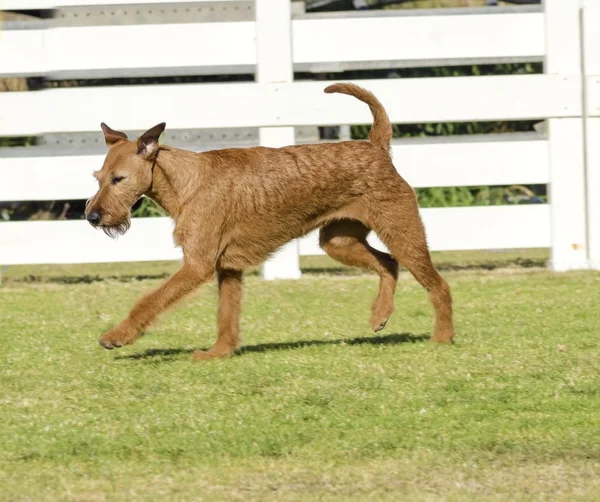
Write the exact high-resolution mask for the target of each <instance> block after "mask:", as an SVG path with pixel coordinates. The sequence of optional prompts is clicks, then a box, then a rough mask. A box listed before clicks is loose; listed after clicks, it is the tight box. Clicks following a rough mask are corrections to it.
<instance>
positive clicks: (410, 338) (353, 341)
mask: <svg viewBox="0 0 600 502" xmlns="http://www.w3.org/2000/svg"><path fill="white" fill-rule="evenodd" d="M429 338H430V335H414V334H412V333H393V334H391V335H385V336H365V337H358V338H349V339H344V338H338V339H335V340H299V341H297V342H277V343H259V344H256V345H245V346H244V347H242V348H241V349H240V350H239V351H238V352H237V355H238V356H243V355H244V354H248V353H252V352H268V351H277V350H293V349H302V348H305V347H312V346H318V345H342V344H345V345H365V344H368V345H399V344H403V343H422V342H425V341H427V340H429ZM195 350H196V349H186V348H179V349H147V350H145V351H143V352H137V353H135V354H127V355H124V356H116V357H115V359H127V360H154V361H170V360H174V359H176V358H177V356H180V355H182V354H192V353H193V352H194V351H195Z"/></svg>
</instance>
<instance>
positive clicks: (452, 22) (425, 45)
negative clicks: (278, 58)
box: [293, 13, 545, 63]
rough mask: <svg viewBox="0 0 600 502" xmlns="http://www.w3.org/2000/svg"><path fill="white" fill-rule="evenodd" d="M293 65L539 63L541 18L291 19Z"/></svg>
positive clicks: (529, 14) (511, 16)
mask: <svg viewBox="0 0 600 502" xmlns="http://www.w3.org/2000/svg"><path fill="white" fill-rule="evenodd" d="M293 31H294V62H295V63H331V62H349V61H394V60H403V61H421V60H423V61H424V60H428V59H436V60H437V59H477V58H490V59H494V58H504V57H520V58H525V57H541V56H543V55H544V50H545V49H544V16H543V14H541V13H523V14H485V15H465V16H459V15H452V16H444V15H439V16H397V17H395V16H394V17H389V16H386V17H365V18H338V19H335V18H317V19H310V18H308V19H297V20H294V22H293Z"/></svg>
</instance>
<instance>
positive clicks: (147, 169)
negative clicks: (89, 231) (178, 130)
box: [85, 123, 165, 237]
mask: <svg viewBox="0 0 600 502" xmlns="http://www.w3.org/2000/svg"><path fill="white" fill-rule="evenodd" d="M101 127H102V131H103V132H104V139H105V140H106V145H107V146H108V154H107V155H106V159H105V160H104V165H103V166H102V169H100V171H96V172H95V173H94V177H95V178H96V179H97V180H98V185H99V187H98V192H97V193H96V195H94V196H93V197H92V198H91V199H89V200H88V201H87V204H86V210H85V216H86V219H87V221H89V222H90V224H91V225H92V226H93V227H96V228H102V230H104V232H105V233H106V234H107V235H109V236H110V237H116V236H117V235H121V234H124V233H125V232H126V231H127V230H128V229H129V224H130V216H131V208H132V206H133V205H134V204H135V203H136V202H137V201H138V199H139V198H140V197H141V196H142V195H143V194H144V193H146V192H147V191H148V190H149V189H150V187H151V185H152V169H153V165H154V162H155V160H156V155H157V153H158V138H159V137H160V135H161V134H162V132H163V131H164V130H165V123H162V124H158V125H157V126H154V127H153V128H152V129H149V130H148V131H146V132H145V133H144V134H142V135H141V136H140V137H139V138H138V139H137V140H136V141H129V139H128V138H127V135H126V134H125V133H123V132H119V131H113V130H112V129H111V128H110V127H108V126H107V125H106V124H104V123H102V125H101Z"/></svg>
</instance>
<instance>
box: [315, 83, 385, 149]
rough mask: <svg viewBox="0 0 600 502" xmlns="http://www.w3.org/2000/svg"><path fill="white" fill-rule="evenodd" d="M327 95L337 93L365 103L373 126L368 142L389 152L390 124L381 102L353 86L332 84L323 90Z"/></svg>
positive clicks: (360, 88) (369, 93)
mask: <svg viewBox="0 0 600 502" xmlns="http://www.w3.org/2000/svg"><path fill="white" fill-rule="evenodd" d="M325 92H326V93H327V94H332V93H334V92H339V93H341V94H348V95H350V96H354V97H355V98H357V99H360V100H361V101H362V102H364V103H367V104H368V105H369V108H370V109H371V113H372V114H373V126H372V127H371V130H370V131H369V141H370V142H371V143H373V144H374V145H376V146H378V147H380V148H383V149H384V150H385V151H386V152H389V151H390V141H391V140H392V123H391V122H390V119H389V117H388V115H387V113H386V111H385V108H383V105H382V104H381V102H380V101H379V100H378V99H377V98H376V97H375V96H374V95H373V93H372V92H370V91H367V90H366V89H363V88H362V87H359V86H358V85H355V84H333V85H330V86H329V87H326V88H325Z"/></svg>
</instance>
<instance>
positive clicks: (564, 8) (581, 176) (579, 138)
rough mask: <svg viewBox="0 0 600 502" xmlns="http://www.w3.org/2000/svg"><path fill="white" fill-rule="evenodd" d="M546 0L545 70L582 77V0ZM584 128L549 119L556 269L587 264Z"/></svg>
mask: <svg viewBox="0 0 600 502" xmlns="http://www.w3.org/2000/svg"><path fill="white" fill-rule="evenodd" d="M543 4H544V13H545V27H546V60H545V64H544V71H545V73H546V74H550V75H563V76H564V78H565V79H568V78H581V45H580V44H581V42H580V20H579V0H544V1H543ZM548 98H549V99H552V97H551V96H549V97H548ZM578 99H580V96H578ZM583 130H584V125H583V118H582V117H576V118H551V119H549V120H548V148H549V159H550V185H549V187H548V188H549V193H548V195H549V201H550V215H551V230H550V232H551V246H552V248H551V257H550V263H549V265H550V267H551V268H552V269H553V270H558V271H564V270H573V269H582V268H587V267H588V260H587V236H586V215H585V159H584V134H583Z"/></svg>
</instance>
